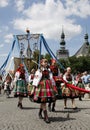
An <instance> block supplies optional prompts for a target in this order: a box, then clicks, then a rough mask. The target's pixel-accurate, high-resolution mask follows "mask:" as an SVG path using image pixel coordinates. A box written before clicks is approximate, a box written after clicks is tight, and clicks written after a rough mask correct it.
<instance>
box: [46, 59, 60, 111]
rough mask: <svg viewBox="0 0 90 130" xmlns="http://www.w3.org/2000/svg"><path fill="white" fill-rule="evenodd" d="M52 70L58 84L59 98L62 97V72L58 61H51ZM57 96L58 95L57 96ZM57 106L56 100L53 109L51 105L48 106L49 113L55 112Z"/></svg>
mask: <svg viewBox="0 0 90 130" xmlns="http://www.w3.org/2000/svg"><path fill="white" fill-rule="evenodd" d="M50 70H51V72H52V74H53V78H54V81H55V83H56V89H57V91H58V96H59V97H61V95H62V94H61V89H60V83H61V82H62V81H60V70H59V68H58V66H57V64H56V60H55V59H51V65H50ZM56 96H57V95H56ZM55 105H56V100H55V102H53V103H52V108H51V103H49V104H48V109H49V111H53V112H54V111H55Z"/></svg>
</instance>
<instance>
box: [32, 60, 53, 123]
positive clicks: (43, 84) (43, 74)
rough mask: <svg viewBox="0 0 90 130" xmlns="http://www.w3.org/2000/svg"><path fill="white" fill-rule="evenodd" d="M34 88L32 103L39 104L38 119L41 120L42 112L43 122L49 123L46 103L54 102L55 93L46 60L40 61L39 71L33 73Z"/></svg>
mask: <svg viewBox="0 0 90 130" xmlns="http://www.w3.org/2000/svg"><path fill="white" fill-rule="evenodd" d="M32 85H33V86H34V97H33V100H34V102H37V103H40V110H39V118H40V119H43V117H42V111H43V113H44V121H45V122H46V123H50V121H49V118H48V114H47V108H46V103H49V102H53V101H54V100H55V91H54V89H53V86H54V85H55V82H54V79H53V76H52V73H51V71H50V69H49V68H48V61H47V59H42V60H41V63H40V69H38V70H37V71H36V73H35V76H34V79H33V83H32Z"/></svg>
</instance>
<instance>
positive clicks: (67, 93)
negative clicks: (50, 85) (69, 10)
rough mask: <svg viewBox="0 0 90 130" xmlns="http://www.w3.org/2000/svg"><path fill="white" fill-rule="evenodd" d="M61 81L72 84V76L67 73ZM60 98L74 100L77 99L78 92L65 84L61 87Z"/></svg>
mask: <svg viewBox="0 0 90 130" xmlns="http://www.w3.org/2000/svg"><path fill="white" fill-rule="evenodd" d="M63 79H64V80H65V81H66V82H67V83H69V84H74V80H73V76H72V74H68V73H67V72H66V73H65V74H64V76H63ZM62 96H63V98H76V97H78V96H79V95H78V91H76V90H75V89H72V88H70V87H68V86H67V85H66V84H65V85H64V86H63V87H62Z"/></svg>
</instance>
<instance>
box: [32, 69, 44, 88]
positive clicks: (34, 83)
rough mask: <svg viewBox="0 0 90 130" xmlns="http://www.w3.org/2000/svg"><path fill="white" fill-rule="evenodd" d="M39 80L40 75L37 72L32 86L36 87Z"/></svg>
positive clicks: (38, 71)
mask: <svg viewBox="0 0 90 130" xmlns="http://www.w3.org/2000/svg"><path fill="white" fill-rule="evenodd" d="M41 78H42V73H41V72H40V70H37V71H36V73H35V76H34V79H33V83H32V85H33V86H36V87H37V86H38V84H39V82H40V80H41Z"/></svg>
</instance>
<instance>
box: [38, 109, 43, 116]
mask: <svg viewBox="0 0 90 130" xmlns="http://www.w3.org/2000/svg"><path fill="white" fill-rule="evenodd" d="M38 116H39V119H43V116H42V108H40V110H39V114H38Z"/></svg>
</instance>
